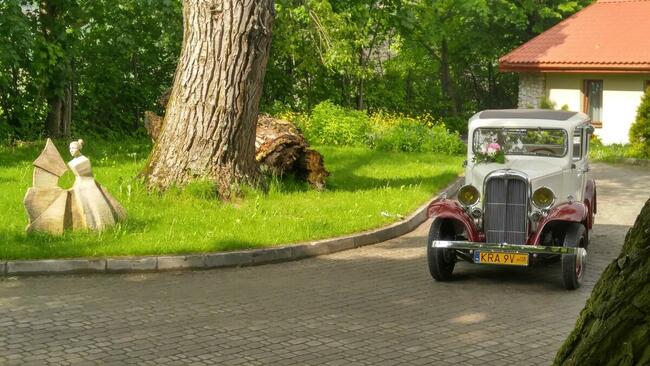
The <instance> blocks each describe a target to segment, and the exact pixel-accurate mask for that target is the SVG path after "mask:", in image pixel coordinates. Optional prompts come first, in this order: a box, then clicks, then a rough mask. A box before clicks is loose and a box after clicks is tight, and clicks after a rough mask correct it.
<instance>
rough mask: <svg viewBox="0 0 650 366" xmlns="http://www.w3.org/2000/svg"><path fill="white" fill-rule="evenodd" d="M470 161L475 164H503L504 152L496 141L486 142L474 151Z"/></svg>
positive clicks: (504, 159) (504, 160)
mask: <svg viewBox="0 0 650 366" xmlns="http://www.w3.org/2000/svg"><path fill="white" fill-rule="evenodd" d="M472 161H473V162H474V163H476V164H480V163H498V164H504V163H505V162H506V154H505V153H504V152H503V149H502V148H501V145H499V143H498V142H489V143H488V142H486V143H485V144H484V145H483V146H482V147H481V150H480V151H476V152H475V153H474V158H473V159H472Z"/></svg>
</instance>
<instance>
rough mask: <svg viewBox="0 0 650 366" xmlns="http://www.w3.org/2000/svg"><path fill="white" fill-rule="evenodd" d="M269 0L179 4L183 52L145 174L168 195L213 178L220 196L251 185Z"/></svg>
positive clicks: (268, 41)
mask: <svg viewBox="0 0 650 366" xmlns="http://www.w3.org/2000/svg"><path fill="white" fill-rule="evenodd" d="M273 16H274V10H273V0H250V1H246V0H184V1H183V47H182V51H181V56H180V61H179V64H178V67H177V70H176V75H175V79H174V85H173V87H172V92H171V94H170V97H169V102H168V103H167V109H166V112H165V117H164V121H163V126H162V130H161V132H160V137H159V138H158V141H157V143H156V145H155V147H154V150H153V152H152V154H151V158H150V162H149V165H148V168H147V170H146V172H145V176H146V179H147V182H148V184H149V186H150V187H156V188H161V189H165V188H168V187H169V186H171V185H184V184H185V183H187V182H189V181H190V180H192V179H195V178H202V179H213V180H214V181H215V183H216V185H217V188H218V189H219V190H220V192H221V193H224V191H225V190H228V189H229V187H231V186H232V185H233V184H238V183H242V182H252V181H255V179H256V176H257V164H256V162H255V126H256V122H257V114H258V108H259V100H260V96H261V93H262V83H263V79H264V74H265V72H266V64H267V61H268V56H269V50H270V45H271V26H272V23H273Z"/></svg>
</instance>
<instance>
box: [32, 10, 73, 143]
mask: <svg viewBox="0 0 650 366" xmlns="http://www.w3.org/2000/svg"><path fill="white" fill-rule="evenodd" d="M69 6H70V4H68V3H66V2H61V1H55V0H41V1H40V2H39V21H40V23H41V32H42V33H43V37H44V38H45V40H46V41H47V42H48V43H51V44H54V45H57V46H59V47H61V48H62V49H63V52H64V55H63V56H61V57H56V58H55V59H54V60H48V61H50V62H54V65H52V66H51V67H50V68H49V69H48V72H47V74H46V79H47V81H46V84H45V88H44V89H45V90H44V92H45V95H46V99H47V106H48V112H47V118H46V121H45V133H46V135H47V136H48V137H61V136H69V135H70V125H71V121H72V102H73V92H74V89H73V85H72V82H71V79H72V60H71V57H70V56H69V54H68V51H69V47H71V46H70V44H69V42H70V41H69V39H68V36H67V35H66V31H67V23H66V22H67V20H66V17H65V13H66V11H69V9H68V8H69Z"/></svg>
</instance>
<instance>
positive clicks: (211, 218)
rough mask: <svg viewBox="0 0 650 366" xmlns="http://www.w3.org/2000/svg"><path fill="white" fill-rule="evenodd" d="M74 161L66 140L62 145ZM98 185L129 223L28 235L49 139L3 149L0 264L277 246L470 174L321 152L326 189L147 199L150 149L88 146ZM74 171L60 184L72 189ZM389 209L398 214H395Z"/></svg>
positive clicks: (407, 201) (406, 209)
mask: <svg viewBox="0 0 650 366" xmlns="http://www.w3.org/2000/svg"><path fill="white" fill-rule="evenodd" d="M56 145H57V147H58V148H59V151H60V152H61V154H62V155H63V156H64V159H66V160H68V158H69V156H68V155H67V147H66V145H65V142H57V144H56ZM87 145H88V147H87V148H84V154H85V155H86V156H88V157H89V158H90V159H91V162H92V163H93V170H94V173H95V177H96V178H97V180H98V181H99V182H100V183H102V184H103V185H104V186H106V187H107V188H108V190H109V191H110V192H111V193H112V194H113V196H115V197H116V198H117V199H118V200H119V201H120V202H121V203H122V204H123V205H124V207H125V208H126V210H127V212H128V215H129V217H128V219H127V221H126V222H124V223H122V224H120V225H119V226H117V227H115V228H112V229H110V230H107V231H104V232H101V233H92V232H75V233H72V232H68V233H66V234H65V235H63V236H60V237H56V236H50V235H45V234H26V233H25V231H24V229H25V226H26V225H27V215H26V214H25V211H24V209H23V204H22V200H23V197H24V195H25V192H26V191H27V189H28V188H29V186H30V185H31V177H32V166H31V162H32V161H33V160H34V159H35V158H36V157H37V156H38V154H39V153H40V150H41V149H42V147H43V142H41V143H36V144H31V145H28V146H22V147H15V148H8V147H0V259H5V260H8V259H33V258H55V257H61V258H62V257H102V256H122V255H148V254H180V253H193V252H213V251H227V250H237V249H249V248H260V247H268V246H273V245H279V244H286V243H296V242H302V241H307V240H314V239H322V238H328V237H333V236H337V235H342V234H348V233H353V232H358V231H363V230H367V229H371V228H376V227H380V226H383V225H386V224H388V223H390V222H393V221H396V220H398V218H397V216H395V215H408V214H409V213H411V212H412V211H413V210H414V209H415V208H416V207H418V206H419V205H421V204H423V203H424V202H425V201H426V200H427V199H429V198H431V197H432V195H433V194H434V193H435V192H437V191H438V190H440V189H441V188H443V187H445V186H446V185H447V184H449V183H450V182H451V181H452V180H453V179H454V178H455V177H456V176H458V174H460V173H461V170H462V168H461V163H462V160H463V157H461V156H445V155H434V154H406V153H386V152H378V151H374V150H368V149H366V148H341V147H317V149H318V150H319V151H321V152H322V153H323V155H324V156H325V164H326V167H327V169H328V170H329V171H330V172H331V176H330V177H329V179H328V181H327V184H328V187H327V189H326V190H325V191H323V192H318V191H315V190H312V189H309V188H308V187H307V186H306V185H305V184H302V183H298V182H295V181H293V180H292V179H290V178H285V179H283V180H279V179H271V182H270V189H269V191H268V192H266V193H265V192H262V191H258V190H247V191H246V192H244V196H243V197H242V198H241V199H237V200H235V201H232V202H221V201H219V200H218V199H216V198H215V197H214V194H213V193H212V190H211V189H210V187H209V185H208V184H206V183H195V184H192V185H190V186H189V187H188V188H187V189H185V190H170V191H168V192H166V193H165V194H162V195H161V194H157V193H149V192H147V191H146V190H145V189H144V187H143V186H142V184H141V183H140V181H139V180H138V179H136V178H135V177H136V175H137V173H138V172H139V171H140V170H141V169H142V167H143V165H144V163H145V160H146V158H147V155H148V153H149V150H150V148H151V146H150V144H149V143H148V142H146V141H143V140H128V139H127V140H124V141H120V142H119V143H106V142H102V143H98V142H97V141H87ZM73 180H74V178H73V177H72V176H70V175H69V173H66V176H64V177H63V178H62V179H61V186H63V187H65V188H67V187H70V186H71V185H72V182H73ZM382 212H387V213H389V214H390V215H389V216H388V217H387V216H386V215H383V214H382Z"/></svg>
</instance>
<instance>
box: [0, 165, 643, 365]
mask: <svg viewBox="0 0 650 366" xmlns="http://www.w3.org/2000/svg"><path fill="white" fill-rule="evenodd" d="M601 169H610V170H614V171H616V172H619V170H620V168H615V167H612V166H602V165H597V164H594V167H593V172H595V173H596V174H597V175H598V174H599V173H598V172H599V171H600V170H601ZM617 169H619V170H617ZM611 177H613V178H611ZM596 178H597V179H599V180H598V184H599V216H598V219H597V221H596V222H597V225H596V226H595V228H594V230H593V233H592V238H593V241H592V242H591V245H590V253H589V259H590V262H589V269H588V271H587V272H586V274H585V275H586V277H585V284H584V285H583V287H581V288H580V289H578V290H577V291H566V290H564V289H563V287H562V285H561V273H560V266H559V263H552V264H549V265H540V266H532V267H530V268H498V267H496V268H495V267H490V266H477V265H472V264H468V263H458V265H457V267H456V269H455V271H454V275H455V276H457V281H452V282H449V283H440V282H435V281H433V280H432V279H431V278H430V276H429V274H428V273H427V261H426V254H425V253H426V251H425V244H424V243H425V242H426V240H427V232H428V229H429V224H430V223H429V222H427V223H424V224H423V225H421V226H419V227H418V228H417V229H416V230H415V231H413V232H411V233H409V234H407V235H405V236H403V237H399V238H395V239H392V240H389V241H386V242H382V243H379V244H376V245H369V246H365V247H362V248H356V249H353V250H347V251H342V252H336V253H332V254H328V255H323V256H320V257H318V258H309V259H304V260H301V261H292V262H287V263H282V264H277V265H268V266H246V267H242V268H223V269H219V270H213V271H196V272H191V271H186V272H178V273H174V272H170V273H165V272H164V273H137V274H116V275H111V276H96V275H92V276H87V275H67V276H42V277H29V276H26V277H8V278H3V279H0V294H2V296H1V299H2V300H1V302H2V306H0V329H3V330H4V329H7V330H8V331H7V332H0V364H2V365H5V364H6V365H13V364H16V365H18V364H21V365H22V364H25V363H26V360H33V362H34V363H36V364H53V365H66V364H70V363H73V362H74V363H75V364H102V365H105V364H106V365H111V364H115V365H124V364H142V365H187V364H193V363H196V364H200V363H203V364H220V365H230V364H233V365H274V364H275V365H283V366H285V365H301V366H302V365H326V364H344V365H355V364H361V365H373V366H375V365H429V364H432V365H458V364H463V365H481V366H483V365H485V366H488V365H548V364H550V363H551V361H552V359H553V357H554V356H555V353H556V352H557V349H558V347H559V346H560V345H561V344H562V342H563V341H564V340H565V339H566V337H567V335H568V334H569V333H570V332H571V330H572V329H573V327H574V325H575V320H576V317H577V316H578V314H579V313H580V311H581V309H582V307H583V306H584V304H585V301H586V299H587V298H588V297H589V295H590V292H591V289H592V288H593V286H594V284H595V283H596V281H597V279H598V276H599V274H600V273H601V271H602V270H603V269H604V268H605V267H606V266H607V265H608V264H609V263H610V262H611V261H612V260H613V259H614V258H616V256H617V255H618V252H619V251H620V248H621V244H622V241H623V238H624V236H625V234H626V232H627V229H628V226H629V225H630V224H631V223H632V222H633V221H634V218H635V216H636V213H637V212H638V210H639V209H640V205H641V204H643V202H642V201H641V200H638V199H636V197H639V196H645V197H647V196H650V186H649V185H647V181H648V179H650V172H647V171H641V170H632V169H630V170H622V171H620V172H619V173H617V174H610V177H609V178H608V177H601V178H598V176H597V177H596ZM622 184H625V186H626V192H625V193H624V194H620V195H618V192H619V191H620V186H621V185H622ZM621 205H625V207H626V210H625V211H626V212H622V213H621V212H620V211H616V212H618V214H612V212H615V211H614V210H615V209H617V208H620V207H621ZM627 211H629V212H627ZM343 243H344V244H341V247H345V246H350V245H357V243H355V242H354V240H352V243H350V241H349V240H348V241H343ZM326 247H327V248H328V250H329V249H331V248H330V247H329V246H326ZM303 248H305V247H304V246H303ZM308 248H309V249H303V250H305V253H306V252H308V251H309V250H310V249H312V248H313V247H308ZM334 249H340V247H339V248H336V247H335V248H334ZM296 253H297V252H296V251H293V250H292V251H291V255H292V256H295V255H296ZM225 254H227V255H225ZM225 254H214V255H206V256H205V263H206V266H210V265H212V266H215V265H228V266H239V265H242V264H245V265H250V264H252V263H253V262H252V257H251V254H250V252H233V253H225ZM271 258H273V257H271ZM554 309H562V311H561V312H559V313H558V312H557V311H554ZM513 314H516V315H513Z"/></svg>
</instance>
